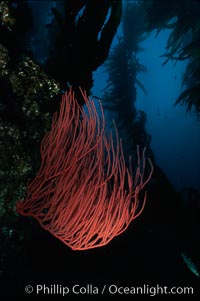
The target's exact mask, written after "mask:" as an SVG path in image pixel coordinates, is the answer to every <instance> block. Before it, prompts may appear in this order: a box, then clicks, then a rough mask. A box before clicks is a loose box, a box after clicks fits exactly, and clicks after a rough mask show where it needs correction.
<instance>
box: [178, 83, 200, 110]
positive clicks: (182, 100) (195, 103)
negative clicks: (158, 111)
mask: <svg viewBox="0 0 200 301" xmlns="http://www.w3.org/2000/svg"><path fill="white" fill-rule="evenodd" d="M177 104H181V105H186V107H187V109H186V110H187V112H191V111H192V109H193V108H194V109H195V110H196V112H197V113H199V112H200V83H199V84H198V85H196V86H194V87H191V88H188V89H186V90H185V91H184V92H182V93H181V95H180V96H179V97H178V98H177V100H176V102H175V105H177Z"/></svg>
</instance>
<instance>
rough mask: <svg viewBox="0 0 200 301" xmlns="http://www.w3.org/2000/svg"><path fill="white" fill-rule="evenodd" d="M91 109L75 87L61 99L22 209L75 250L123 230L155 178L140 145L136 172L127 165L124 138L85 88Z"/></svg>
mask: <svg viewBox="0 0 200 301" xmlns="http://www.w3.org/2000/svg"><path fill="white" fill-rule="evenodd" d="M82 97H83V98H84V100H85V104H86V105H85V107H86V110H85V109H83V108H82V107H80V106H79V104H78V102H77V100H76V98H75V96H74V93H73V91H72V89H71V90H70V91H69V92H67V93H65V95H64V96H63V98H62V102H61V106H60V112H59V116H58V114H57V113H55V115H54V117H53V120H52V127H51V130H50V132H49V133H47V134H46V136H45V137H44V139H43V141H42V143H41V166H40V169H39V172H38V175H37V176H36V177H35V179H34V180H33V181H32V182H31V183H30V184H29V185H28V187H27V196H26V198H25V200H20V201H18V202H17V211H18V213H20V214H22V215H26V216H33V217H34V218H36V219H37V221H38V222H39V223H40V225H41V226H42V227H43V228H44V229H45V230H48V231H49V232H50V233H51V234H52V235H54V236H55V237H57V238H58V239H60V240H61V241H62V242H63V243H64V244H66V245H67V246H69V247H70V248H71V249H73V250H86V249H91V248H96V247H101V246H104V245H106V244H107V243H109V242H110V241H111V240H112V239H113V238H114V237H115V236H117V235H119V234H121V233H122V232H124V231H125V230H126V229H127V227H128V226H129V224H130V222H131V221H132V220H134V219H135V218H136V217H138V216H139V215H140V214H141V212H142V211H143V209H144V205H145V202H146V192H145V193H144V197H143V198H142V201H140V200H139V193H140V191H141V190H142V189H143V187H144V186H145V185H146V183H147V182H148V181H149V180H150V178H151V176H152V173H153V166H152V163H151V161H150V159H148V162H149V164H150V165H149V166H150V168H149V173H148V176H147V177H146V179H144V173H145V163H146V158H145V149H144V150H143V152H142V155H140V153H139V147H138V149H137V166H136V168H135V172H134V175H133V171H132V167H131V165H132V163H131V157H130V160H129V161H130V162H129V166H127V165H126V163H125V159H124V154H123V149H122V142H121V140H119V138H118V133H117V129H116V127H115V133H116V137H115V140H116V143H115V144H114V138H113V136H112V134H111V133H109V134H108V133H107V132H106V128H105V120H104V114H103V110H102V106H101V104H100V108H101V114H100V116H99V115H98V113H97V110H96V108H95V105H94V102H93V101H92V100H91V99H89V98H88V97H87V95H86V93H85V92H83V91H82Z"/></svg>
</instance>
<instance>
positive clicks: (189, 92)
mask: <svg viewBox="0 0 200 301" xmlns="http://www.w3.org/2000/svg"><path fill="white" fill-rule="evenodd" d="M143 5H144V7H145V9H146V14H145V16H146V17H145V25H146V30H147V31H148V32H149V31H152V30H154V29H157V31H158V32H160V30H161V29H170V30H171V33H170V35H169V38H168V41H167V45H166V53H165V54H163V55H162V57H164V58H165V61H164V62H163V65H165V64H167V62H168V61H169V60H173V61H175V62H176V61H184V60H188V64H187V67H186V71H185V74H184V76H183V82H182V86H183V87H185V90H184V91H183V92H182V93H181V94H180V96H179V97H178V98H177V100H176V101H175V105H177V104H181V105H186V111H187V112H191V111H192V108H194V109H195V111H196V113H197V115H198V114H199V112H200V98H199V81H200V42H199V41H200V19H199V15H200V3H198V2H197V1H196V0H190V1H189V0H183V1H163V2H162V3H161V2H159V1H156V0H152V1H147V2H145V1H144V3H143Z"/></svg>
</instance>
